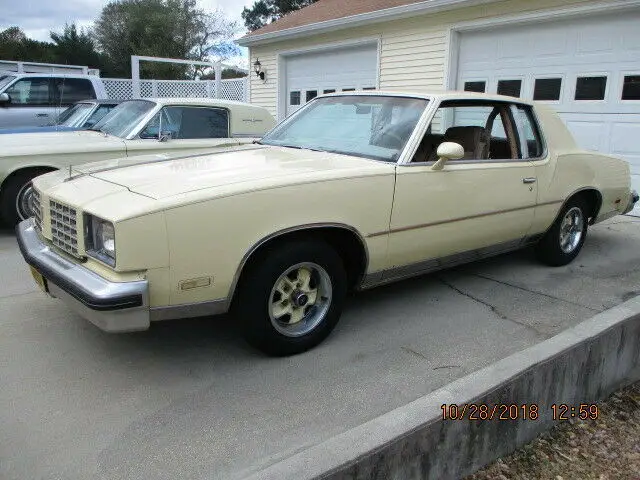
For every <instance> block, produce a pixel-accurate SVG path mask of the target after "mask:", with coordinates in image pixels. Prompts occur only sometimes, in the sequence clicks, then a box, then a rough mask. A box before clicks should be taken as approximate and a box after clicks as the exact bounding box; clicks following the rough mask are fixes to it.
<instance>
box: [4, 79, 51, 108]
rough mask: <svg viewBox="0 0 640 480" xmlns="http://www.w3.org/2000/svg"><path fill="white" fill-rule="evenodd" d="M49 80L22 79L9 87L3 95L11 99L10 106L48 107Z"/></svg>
mask: <svg viewBox="0 0 640 480" xmlns="http://www.w3.org/2000/svg"><path fill="white" fill-rule="evenodd" d="M49 85H50V80H49V78H38V77H31V78H24V79H22V80H18V81H17V82H16V83H14V84H13V85H11V86H10V87H9V88H8V89H7V90H6V91H5V93H8V94H9V96H10V97H11V104H12V105H33V106H36V105H40V106H50V105H52V103H51V97H50V95H49Z"/></svg>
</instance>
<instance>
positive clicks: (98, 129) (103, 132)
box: [89, 127, 107, 135]
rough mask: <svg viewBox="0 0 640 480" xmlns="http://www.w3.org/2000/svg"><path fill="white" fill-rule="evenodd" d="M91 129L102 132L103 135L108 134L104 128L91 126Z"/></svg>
mask: <svg viewBox="0 0 640 480" xmlns="http://www.w3.org/2000/svg"><path fill="white" fill-rule="evenodd" d="M89 130H91V131H92V132H100V133H102V134H103V135H107V132H105V131H104V130H102V129H101V128H93V127H91V128H90V129H89Z"/></svg>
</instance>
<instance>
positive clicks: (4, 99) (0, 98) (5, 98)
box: [0, 93, 11, 105]
mask: <svg viewBox="0 0 640 480" xmlns="http://www.w3.org/2000/svg"><path fill="white" fill-rule="evenodd" d="M5 103H11V96H9V94H8V93H0V105H4V104H5Z"/></svg>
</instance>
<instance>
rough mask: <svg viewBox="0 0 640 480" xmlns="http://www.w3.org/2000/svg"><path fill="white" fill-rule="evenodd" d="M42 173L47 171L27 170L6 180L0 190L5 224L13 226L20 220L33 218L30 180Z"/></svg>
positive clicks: (0, 204)
mask: <svg viewBox="0 0 640 480" xmlns="http://www.w3.org/2000/svg"><path fill="white" fill-rule="evenodd" d="M44 173H47V170H29V171H24V172H19V173H17V174H15V175H14V176H13V177H11V178H9V179H8V180H7V182H6V185H5V186H4V187H3V189H2V198H0V209H1V210H2V219H3V220H4V221H5V223H7V224H8V225H11V226H13V225H15V224H17V223H18V222H20V221H22V220H26V219H27V218H29V217H33V215H34V206H33V187H32V186H31V180H33V179H34V178H36V177H37V176H39V175H42V174H44Z"/></svg>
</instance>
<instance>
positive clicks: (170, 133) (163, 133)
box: [126, 105, 239, 156]
mask: <svg viewBox="0 0 640 480" xmlns="http://www.w3.org/2000/svg"><path fill="white" fill-rule="evenodd" d="M126 144H127V155H128V156H132V155H142V154H147V153H156V152H165V153H173V152H175V153H176V154H183V153H184V154H189V153H198V152H205V151H210V150H211V149H212V148H216V147H219V146H221V145H229V144H233V145H237V144H239V140H238V139H233V138H229V111H228V110H227V109H224V108H216V107H198V106H180V105H170V106H165V107H163V108H162V109H161V110H160V111H159V112H158V113H157V114H156V115H155V116H154V117H153V118H152V119H151V120H150V121H149V122H148V124H147V125H146V126H145V127H144V128H143V129H142V130H141V131H140V133H139V134H138V135H137V136H136V138H134V139H132V140H127V141H126Z"/></svg>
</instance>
